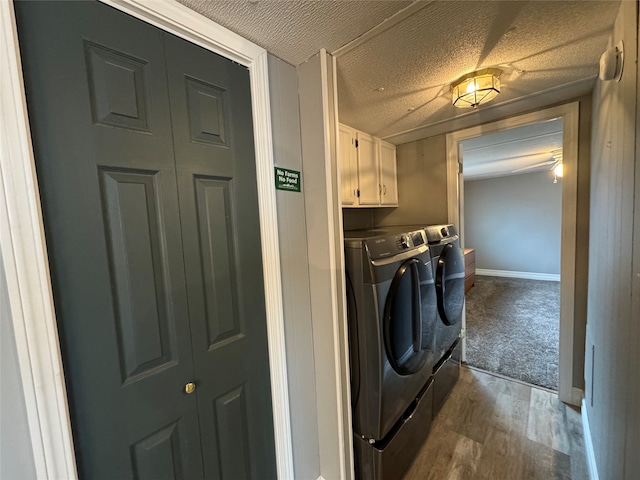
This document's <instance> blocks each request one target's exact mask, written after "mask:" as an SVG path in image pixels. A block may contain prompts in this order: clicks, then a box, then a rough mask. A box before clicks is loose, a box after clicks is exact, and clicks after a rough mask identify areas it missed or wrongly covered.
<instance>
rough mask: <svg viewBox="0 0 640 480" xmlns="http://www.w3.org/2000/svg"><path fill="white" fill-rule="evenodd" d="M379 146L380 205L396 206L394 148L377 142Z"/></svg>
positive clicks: (396, 168) (386, 143) (396, 190)
mask: <svg viewBox="0 0 640 480" xmlns="http://www.w3.org/2000/svg"><path fill="white" fill-rule="evenodd" d="M378 142H379V145H380V184H381V185H382V196H381V198H380V204H381V205H389V206H392V205H398V167H397V162H396V146H395V145H393V144H391V143H389V142H385V141H384V140H378Z"/></svg>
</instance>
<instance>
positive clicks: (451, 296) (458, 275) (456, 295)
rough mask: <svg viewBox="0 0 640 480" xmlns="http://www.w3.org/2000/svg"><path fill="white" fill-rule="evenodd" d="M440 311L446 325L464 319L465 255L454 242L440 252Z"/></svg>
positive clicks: (438, 276)
mask: <svg viewBox="0 0 640 480" xmlns="http://www.w3.org/2000/svg"><path fill="white" fill-rule="evenodd" d="M436 293H437V294H438V313H440V318H441V319H442V321H443V323H444V324H445V325H455V324H457V323H458V322H460V320H461V319H462V307H463V306H464V257H463V255H462V250H461V249H460V248H457V247H456V246H455V245H454V244H453V243H450V244H448V245H447V246H446V247H444V249H443V250H442V252H441V253H440V258H439V260H438V266H437V269H436Z"/></svg>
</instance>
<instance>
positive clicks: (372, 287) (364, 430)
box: [345, 229, 438, 480]
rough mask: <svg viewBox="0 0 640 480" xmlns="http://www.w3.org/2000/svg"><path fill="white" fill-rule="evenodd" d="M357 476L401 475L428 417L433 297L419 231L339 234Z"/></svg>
mask: <svg viewBox="0 0 640 480" xmlns="http://www.w3.org/2000/svg"><path fill="white" fill-rule="evenodd" d="M345 263H346V273H347V306H348V318H347V319H348V327H349V330H348V331H349V351H350V363H351V365H350V366H351V398H352V411H353V435H354V437H353V438H354V449H355V460H356V462H355V463H356V465H355V467H356V476H357V477H358V478H360V479H366V480H381V479H395V478H400V477H401V476H402V474H403V473H404V472H405V471H406V469H407V468H408V467H409V466H410V464H411V462H412V460H413V458H414V457H415V454H416V453H417V451H418V450H419V448H420V446H421V444H422V443H423V442H424V440H425V439H426V437H427V435H428V433H429V429H430V425H431V418H432V410H433V406H432V395H433V389H432V380H431V374H432V371H433V367H434V365H435V362H436V361H437V360H438V358H436V357H437V355H436V344H435V341H436V328H437V327H436V326H437V322H438V315H437V297H436V289H435V277H434V270H433V268H432V265H431V255H430V252H429V246H428V244H427V238H426V234H425V232H424V230H422V229H418V230H414V231H404V232H396V233H385V232H383V231H358V232H353V231H351V232H350V231H347V232H345Z"/></svg>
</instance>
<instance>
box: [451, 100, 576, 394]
mask: <svg viewBox="0 0 640 480" xmlns="http://www.w3.org/2000/svg"><path fill="white" fill-rule="evenodd" d="M557 118H561V119H562V127H563V135H562V164H563V177H562V182H561V189H562V208H561V210H562V214H561V218H562V221H561V240H560V250H561V255H560V272H561V275H560V325H559V344H560V346H559V360H558V396H559V398H560V400H562V401H564V402H566V403H570V404H572V405H579V403H580V401H581V397H582V390H581V389H580V388H575V387H574V376H576V375H574V357H575V358H578V357H579V353H580V352H575V353H574V344H575V345H578V344H576V343H575V342H574V334H575V332H574V323H575V318H574V315H575V309H576V295H575V292H576V288H579V289H581V288H582V284H581V283H580V284H578V285H576V250H577V243H576V238H577V225H578V207H577V204H578V133H579V132H578V125H579V103H578V102H572V103H567V104H564V105H559V106H556V107H551V108H548V109H545V110H539V111H536V112H532V113H528V114H524V115H520V116H517V117H511V118H506V119H503V120H499V121H496V122H493V123H488V124H484V125H479V126H476V127H471V128H468V129H465V130H459V131H456V132H452V133H450V134H447V205H448V218H449V221H450V222H451V223H454V224H456V225H459V226H460V235H461V239H462V244H463V246H466V244H465V224H464V218H465V212H464V182H463V178H462V176H461V174H460V171H461V166H460V164H461V158H462V147H461V142H462V141H464V140H467V139H471V138H476V137H480V136H482V135H486V134H491V133H495V132H499V131H502V130H507V129H511V128H516V127H521V126H525V125H530V124H533V123H536V122H543V121H548V120H553V119H557ZM499 241H504V239H502V238H500V239H499ZM463 328H464V329H465V331H466V312H465V315H464V318H463ZM581 328H582V325H579V329H578V330H580V329H581ZM522 334H523V335H524V334H526V332H522ZM466 341H467V339H466V338H463V357H462V359H463V361H466V360H467V358H466V356H467V352H466V350H467V344H466ZM576 366H577V367H578V368H577V369H576V371H578V370H579V371H580V372H581V371H582V369H581V368H579V367H580V365H576ZM576 378H577V379H578V382H579V375H577V376H576Z"/></svg>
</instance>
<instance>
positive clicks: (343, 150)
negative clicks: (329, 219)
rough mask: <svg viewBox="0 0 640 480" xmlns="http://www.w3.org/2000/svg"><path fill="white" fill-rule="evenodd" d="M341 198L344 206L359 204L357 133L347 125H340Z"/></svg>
mask: <svg viewBox="0 0 640 480" xmlns="http://www.w3.org/2000/svg"><path fill="white" fill-rule="evenodd" d="M339 148H340V156H339V158H338V162H339V163H340V198H341V199H342V205H346V206H348V205H357V204H358V176H357V175H358V157H357V150H356V131H355V130H354V129H353V128H351V127H348V126H346V125H342V124H341V125H340V137H339Z"/></svg>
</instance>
